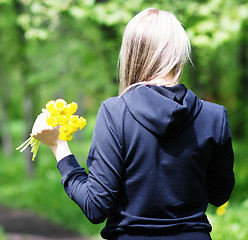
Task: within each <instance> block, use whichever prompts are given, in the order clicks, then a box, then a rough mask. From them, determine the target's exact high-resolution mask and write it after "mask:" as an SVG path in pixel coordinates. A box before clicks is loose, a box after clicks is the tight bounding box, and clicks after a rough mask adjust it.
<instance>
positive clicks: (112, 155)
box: [32, 9, 234, 240]
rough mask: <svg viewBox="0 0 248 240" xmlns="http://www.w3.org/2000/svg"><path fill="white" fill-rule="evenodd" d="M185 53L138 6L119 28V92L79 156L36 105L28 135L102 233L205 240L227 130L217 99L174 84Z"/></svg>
mask: <svg viewBox="0 0 248 240" xmlns="http://www.w3.org/2000/svg"><path fill="white" fill-rule="evenodd" d="M189 55H190V43H189V40H188V37H187V35H186V33H185V31H184V29H183V28H182V26H181V24H180V22H179V21H178V20H177V19H176V18H175V16H174V15H173V14H171V13H169V12H164V11H161V10H157V9H146V10H144V11H142V12H141V13H139V14H138V15H136V16H135V17H134V18H133V19H132V20H131V21H130V22H129V23H128V25H127V27H126V29H125V32H124V35H123V42H122V46H121V52H120V96H119V97H114V98H110V99H108V100H106V101H105V102H103V103H102V105H101V107H100V109H99V112H98V116H97V120H96V125H95V130H94V134H93V139H92V144H91V148H90V151H89V156H88V160H87V164H88V168H89V173H88V174H87V173H86V171H85V169H84V168H81V167H80V166H79V164H78V162H77V161H76V159H75V157H74V155H72V154H71V152H70V149H69V147H68V145H67V142H65V141H61V140H60V139H59V138H58V129H56V128H51V127H49V126H47V124H46V117H47V113H46V112H45V111H44V112H43V113H42V114H41V115H40V116H39V117H38V118H37V120H36V122H35V124H34V127H33V131H32V134H33V136H34V137H35V138H36V139H38V140H39V141H41V142H42V143H44V144H46V145H48V146H49V147H50V148H51V150H52V151H53V153H54V155H55V157H56V159H57V161H58V164H57V167H58V169H59V171H60V173H61V174H62V183H63V185H64V188H65V191H66V193H67V194H68V195H69V197H70V198H71V199H72V200H73V201H75V202H76V203H77V204H78V205H79V207H80V208H81V209H82V211H83V212H84V214H85V215H86V216H87V217H88V219H89V220H90V221H91V222H93V223H100V222H103V221H104V220H105V219H107V222H106V226H105V228H104V229H103V230H102V232H101V235H102V237H103V238H106V239H118V240H119V239H142V240H144V239H171V240H172V239H173V240H174V239H177V240H178V239H183V240H187V239H189V240H193V239H199V240H205V239H206V240H207V239H211V238H210V234H209V232H210V231H211V225H210V224H209V222H208V220H207V217H206V215H205V211H206V208H207V205H208V203H210V204H213V205H215V206H220V205H222V204H224V203H225V202H226V201H227V200H228V199H229V197H230V194H231V192H232V189H233V187H234V173H233V150H232V142H231V133H230V127H229V123H228V118H227V114H226V109H225V108H224V107H223V106H220V105H216V104H213V103H209V102H206V101H201V100H199V99H198V98H197V97H196V95H195V94H194V93H193V92H191V91H190V90H189V89H187V88H186V87H185V86H184V85H182V84H178V82H179V78H180V76H181V73H182V70H183V65H184V63H185V62H186V60H187V59H189Z"/></svg>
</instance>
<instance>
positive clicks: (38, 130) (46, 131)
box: [32, 103, 123, 223]
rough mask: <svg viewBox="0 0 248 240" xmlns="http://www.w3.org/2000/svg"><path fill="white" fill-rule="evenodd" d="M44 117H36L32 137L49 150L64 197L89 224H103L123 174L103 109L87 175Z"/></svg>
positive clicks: (113, 132)
mask: <svg viewBox="0 0 248 240" xmlns="http://www.w3.org/2000/svg"><path fill="white" fill-rule="evenodd" d="M46 118H47V113H46V111H43V113H42V114H40V115H39V116H38V118H37V120H36V121H35V124H34V127H33V130H32V135H33V137H35V138H36V139H37V140H39V141H40V142H42V143H43V144H45V145H47V146H49V147H50V148H51V150H52V151H53V153H54V155H55V157H56V159H57V161H58V165H57V167H58V169H59V171H60V173H61V175H62V181H61V182H62V184H63V186H64V189H65V191H66V193H67V194H68V196H69V197H70V198H71V199H72V200H73V201H74V202H76V203H77V205H78V206H79V207H80V208H81V209H82V211H83V212H84V214H85V215H86V217H87V218H88V219H89V220H90V221H91V222H92V223H100V222H103V221H104V220H105V219H106V217H108V216H110V215H111V213H112V212H113V209H114V207H115V204H116V200H117V195H118V192H119V188H120V184H121V178H122V171H123V166H122V163H123V160H122V146H121V143H120V142H119V138H118V135H117V132H118V131H117V130H116V128H115V124H114V122H113V120H112V117H111V115H110V114H109V111H108V109H107V107H106V106H105V104H104V103H103V104H102V106H101V107H100V109H99V112H98V115H97V120H96V125H95V130H94V134H93V139H92V143H91V148H90V152H89V156H88V160H87V165H88V169H89V174H87V173H86V171H85V169H84V168H82V167H80V165H79V164H78V162H77V161H76V159H75V157H74V155H72V154H71V151H70V149H69V147H68V145H67V142H65V141H61V140H60V139H59V137H58V135H59V129H58V128H52V127H50V126H48V125H47V123H46Z"/></svg>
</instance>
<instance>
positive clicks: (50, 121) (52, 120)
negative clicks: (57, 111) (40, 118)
mask: <svg viewBox="0 0 248 240" xmlns="http://www.w3.org/2000/svg"><path fill="white" fill-rule="evenodd" d="M47 124H48V125H49V126H51V127H57V126H58V122H57V118H56V117H54V116H52V115H50V116H48V117H47Z"/></svg>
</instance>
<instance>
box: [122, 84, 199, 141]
mask: <svg viewBox="0 0 248 240" xmlns="http://www.w3.org/2000/svg"><path fill="white" fill-rule="evenodd" d="M122 97H123V99H124V102H125V104H126V106H127V108H128V110H129V112H130V113H131V115H132V116H133V117H134V118H135V119H136V121H137V122H139V123H140V124H141V125H142V126H143V127H145V128H146V129H148V130H149V131H151V132H153V133H154V134H156V135H166V136H168V137H170V136H173V135H177V134H179V133H180V132H181V131H182V130H183V129H185V128H186V127H187V126H188V125H189V124H190V123H191V122H192V121H193V120H194V119H195V117H196V116H197V115H198V113H199V112H200V110H201V107H202V102H201V100H199V99H198V98H197V97H196V95H195V94H194V93H193V92H192V91H190V90H189V89H187V88H186V87H185V86H184V85H183V84H179V85H176V86H174V87H165V86H154V85H145V86H143V85H142V86H137V87H135V88H134V89H131V90H130V91H128V92H127V93H125V94H124V95H123V96H122Z"/></svg>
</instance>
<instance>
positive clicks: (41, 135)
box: [31, 109, 59, 148]
mask: <svg viewBox="0 0 248 240" xmlns="http://www.w3.org/2000/svg"><path fill="white" fill-rule="evenodd" d="M48 114H49V113H48V111H47V110H45V109H43V110H42V113H41V114H40V115H38V117H37V118H36V120H35V122H34V125H33V129H32V133H31V135H32V137H34V138H36V139H37V140H39V141H40V142H41V143H43V144H45V145H47V146H48V147H50V148H51V147H54V146H56V145H57V144H58V141H59V127H56V128H53V127H51V126H49V125H48V124H47V116H48Z"/></svg>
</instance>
